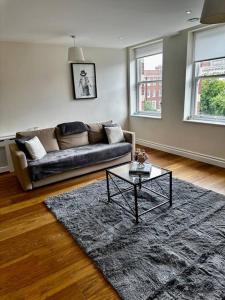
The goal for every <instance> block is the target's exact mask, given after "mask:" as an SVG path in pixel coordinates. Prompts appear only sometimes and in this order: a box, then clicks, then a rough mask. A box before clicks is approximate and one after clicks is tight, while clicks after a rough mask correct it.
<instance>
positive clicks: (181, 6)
mask: <svg viewBox="0 0 225 300" xmlns="http://www.w3.org/2000/svg"><path fill="white" fill-rule="evenodd" d="M202 6H203V0H0V40H2V41H23V42H35V43H48V44H51V43H52V44H65V45H69V44H72V40H71V38H69V35H71V34H75V35H76V36H77V44H78V45H80V46H90V47H92V46H93V47H113V48H114V47H115V48H123V47H127V46H130V45H134V44H137V43H140V42H143V41H147V40H151V39H154V38H157V37H160V36H165V35H169V34H173V33H176V32H177V31H180V30H182V29H185V28H188V27H192V26H196V25H198V22H193V23H190V22H188V21H187V19H188V18H193V17H200V14H201V10H202ZM186 10H191V11H192V13H191V14H189V15H188V14H186V12H185V11H186Z"/></svg>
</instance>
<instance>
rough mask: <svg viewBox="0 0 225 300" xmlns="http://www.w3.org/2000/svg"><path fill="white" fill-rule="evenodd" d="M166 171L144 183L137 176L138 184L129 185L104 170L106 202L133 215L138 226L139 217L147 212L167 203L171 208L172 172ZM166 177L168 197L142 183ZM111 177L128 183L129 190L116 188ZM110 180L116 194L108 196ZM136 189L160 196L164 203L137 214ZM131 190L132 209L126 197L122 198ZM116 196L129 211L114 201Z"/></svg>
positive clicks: (116, 185)
mask: <svg viewBox="0 0 225 300" xmlns="http://www.w3.org/2000/svg"><path fill="white" fill-rule="evenodd" d="M166 171H167V173H165V174H162V175H159V176H156V177H154V178H151V179H148V180H146V181H144V182H142V181H141V177H140V176H139V182H138V183H131V182H130V181H128V180H126V179H125V178H123V177H121V176H119V175H117V174H114V173H111V172H110V171H109V170H108V169H107V170H106V182H107V194H108V202H110V201H112V202H113V203H115V204H117V205H118V206H120V207H121V208H122V209H124V210H126V211H127V212H128V213H129V214H131V215H133V216H134V217H135V221H136V224H138V222H139V217H140V216H142V215H144V214H147V213H148V212H150V211H152V210H154V209H156V208H158V207H160V206H163V205H165V204H167V203H169V204H170V206H172V197H173V195H172V171H169V170H166ZM166 175H169V196H168V197H167V196H165V195H163V194H161V193H159V192H156V191H154V190H152V189H150V188H148V187H146V186H144V183H147V182H150V181H154V180H155V179H158V178H160V177H163V176H166ZM113 176H115V177H118V178H120V179H121V180H123V181H125V182H127V183H129V184H130V185H131V187H129V188H127V189H125V190H121V189H120V187H119V186H118V184H117V183H116V182H115V180H114V179H113ZM110 179H111V181H112V182H113V184H114V186H115V187H116V188H117V189H118V192H116V193H114V194H112V195H111V194H110V184H109V182H110ZM155 182H156V183H157V181H155ZM157 184H158V183H157ZM158 186H159V187H160V188H161V186H160V185H159V184H158ZM138 188H139V189H141V188H144V189H146V190H147V191H150V192H151V193H153V194H156V195H158V196H160V197H162V198H165V199H166V201H164V202H162V203H160V204H158V205H156V206H154V207H152V208H150V209H148V210H146V211H144V212H142V213H141V214H139V213H138V193H137V189H138ZM133 189H134V204H135V206H134V209H133V208H132V207H131V205H130V204H129V203H128V201H127V199H126V197H125V196H124V194H125V193H127V192H129V191H131V190H133ZM161 189H162V188H161ZM118 195H121V196H122V197H123V199H124V201H125V202H126V204H127V205H128V207H129V208H130V210H129V209H127V208H126V207H125V206H123V205H122V204H120V203H118V202H117V201H115V200H114V199H113V197H116V196H118Z"/></svg>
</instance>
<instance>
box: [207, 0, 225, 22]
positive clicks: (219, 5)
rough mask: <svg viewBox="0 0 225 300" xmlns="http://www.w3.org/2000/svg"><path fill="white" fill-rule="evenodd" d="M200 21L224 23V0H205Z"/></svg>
mask: <svg viewBox="0 0 225 300" xmlns="http://www.w3.org/2000/svg"><path fill="white" fill-rule="evenodd" d="M201 23H202V24H217V23H225V0H205V3H204V6H203V10H202V16H201Z"/></svg>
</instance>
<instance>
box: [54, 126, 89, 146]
mask: <svg viewBox="0 0 225 300" xmlns="http://www.w3.org/2000/svg"><path fill="white" fill-rule="evenodd" d="M56 136H57V140H58V144H59V148H60V149H61V150H64V149H69V148H74V147H79V146H85V145H88V144H89V141H88V132H87V131H85V132H82V133H75V134H70V135H62V134H61V131H60V129H59V128H58V127H56Z"/></svg>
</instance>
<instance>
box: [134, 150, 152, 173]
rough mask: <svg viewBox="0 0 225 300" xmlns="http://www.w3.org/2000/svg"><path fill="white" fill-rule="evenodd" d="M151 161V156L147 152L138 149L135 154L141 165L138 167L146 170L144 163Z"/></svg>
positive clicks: (135, 158)
mask: <svg viewBox="0 0 225 300" xmlns="http://www.w3.org/2000/svg"><path fill="white" fill-rule="evenodd" d="M148 159H149V156H148V155H147V153H146V152H145V150H144V149H140V148H137V150H136V151H135V154H134V160H135V161H137V162H138V163H139V164H138V166H137V167H139V168H144V162H146V161H147V160H148Z"/></svg>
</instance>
